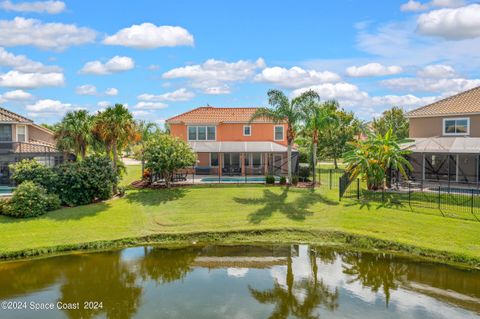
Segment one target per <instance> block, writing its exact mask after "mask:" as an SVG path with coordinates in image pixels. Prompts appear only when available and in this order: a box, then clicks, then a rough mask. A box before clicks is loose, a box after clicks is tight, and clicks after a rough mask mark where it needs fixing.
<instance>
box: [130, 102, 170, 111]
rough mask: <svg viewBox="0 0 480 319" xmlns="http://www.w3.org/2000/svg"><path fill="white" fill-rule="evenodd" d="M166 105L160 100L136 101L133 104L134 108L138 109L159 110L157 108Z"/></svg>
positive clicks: (162, 107)
mask: <svg viewBox="0 0 480 319" xmlns="http://www.w3.org/2000/svg"><path fill="white" fill-rule="evenodd" d="M167 106H168V105H167V104H165V103H162V102H144V101H141V102H138V103H137V104H135V106H134V108H136V109H139V110H159V109H164V108H166V107H167Z"/></svg>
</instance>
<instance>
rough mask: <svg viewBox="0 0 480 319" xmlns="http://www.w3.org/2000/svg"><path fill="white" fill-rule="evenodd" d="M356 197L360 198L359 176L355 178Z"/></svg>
mask: <svg viewBox="0 0 480 319" xmlns="http://www.w3.org/2000/svg"><path fill="white" fill-rule="evenodd" d="M357 199H360V178H357Z"/></svg>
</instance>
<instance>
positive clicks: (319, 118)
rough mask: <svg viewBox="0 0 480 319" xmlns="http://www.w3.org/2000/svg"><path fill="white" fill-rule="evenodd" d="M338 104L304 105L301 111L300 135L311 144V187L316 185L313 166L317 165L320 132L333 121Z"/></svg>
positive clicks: (332, 102) (328, 102)
mask: <svg viewBox="0 0 480 319" xmlns="http://www.w3.org/2000/svg"><path fill="white" fill-rule="evenodd" d="M337 106H338V103H337V102H336V101H327V102H325V103H322V104H319V103H309V104H305V106H304V107H303V109H302V111H303V114H304V122H305V125H304V127H303V130H302V131H301V133H302V135H303V136H305V137H308V138H310V139H311V143H312V170H313V185H314V186H315V185H316V183H317V174H316V173H315V166H316V164H317V149H318V137H319V134H320V133H321V131H322V130H324V129H325V128H326V127H328V126H329V125H331V124H332V123H333V122H334V121H335V113H334V112H333V110H336V109H337Z"/></svg>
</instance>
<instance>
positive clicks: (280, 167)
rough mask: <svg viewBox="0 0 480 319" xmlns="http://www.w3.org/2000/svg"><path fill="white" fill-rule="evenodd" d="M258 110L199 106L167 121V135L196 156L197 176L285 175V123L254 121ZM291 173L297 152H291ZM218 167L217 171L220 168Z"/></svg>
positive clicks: (295, 166)
mask: <svg viewBox="0 0 480 319" xmlns="http://www.w3.org/2000/svg"><path fill="white" fill-rule="evenodd" d="M256 110H257V108H226V107H211V106H207V107H199V108H196V109H193V110H191V111H188V112H186V113H183V114H180V115H178V116H175V117H172V118H170V119H168V120H167V121H166V123H167V124H168V126H169V128H170V134H172V135H174V136H177V137H179V138H181V139H182V140H185V141H188V143H189V144H190V146H191V147H192V149H193V150H194V151H195V152H196V153H197V157H198V163H197V165H196V173H197V174H206V175H219V176H221V175H243V176H245V175H267V174H273V175H284V174H286V173H287V168H288V166H287V136H286V133H287V124H286V123H272V121H269V120H266V119H257V120H255V121H253V122H252V123H249V121H250V119H251V117H252V115H253V114H254V113H255V111H256ZM292 158H293V167H294V170H293V171H294V172H296V171H297V170H298V163H297V161H296V159H297V158H298V152H297V151H296V150H295V149H294V150H293V152H292ZM219 168H220V169H219Z"/></svg>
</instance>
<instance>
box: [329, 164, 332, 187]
mask: <svg viewBox="0 0 480 319" xmlns="http://www.w3.org/2000/svg"><path fill="white" fill-rule="evenodd" d="M329 180H330V189H332V169H330V179H329Z"/></svg>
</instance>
